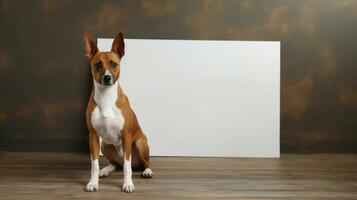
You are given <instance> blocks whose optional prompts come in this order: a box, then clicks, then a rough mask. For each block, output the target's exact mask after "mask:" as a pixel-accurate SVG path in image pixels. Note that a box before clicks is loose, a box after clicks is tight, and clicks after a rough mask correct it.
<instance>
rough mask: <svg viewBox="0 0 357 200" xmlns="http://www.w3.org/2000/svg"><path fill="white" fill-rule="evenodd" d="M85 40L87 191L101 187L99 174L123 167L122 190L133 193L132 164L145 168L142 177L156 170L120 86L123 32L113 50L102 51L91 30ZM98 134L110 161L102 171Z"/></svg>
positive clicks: (148, 175) (116, 38) (102, 148)
mask: <svg viewBox="0 0 357 200" xmlns="http://www.w3.org/2000/svg"><path fill="white" fill-rule="evenodd" d="M83 40H84V47H85V55H86V57H87V58H88V60H89V62H90V66H91V71H92V76H93V89H92V93H91V95H90V98H89V102H88V106H87V111H86V119H87V127H88V130H89V147H90V154H91V162H92V169H91V177H90V180H89V183H88V184H87V185H86V187H85V190H86V191H96V190H98V189H99V187H98V180H99V177H104V176H108V174H109V173H110V172H112V171H114V170H115V169H116V168H118V167H119V168H120V167H122V168H123V173H124V183H123V187H122V190H123V191H124V192H133V191H134V190H135V188H134V184H133V180H132V177H131V176H132V167H133V168H137V169H142V170H144V171H143V172H142V176H143V177H145V178H150V177H152V175H153V173H152V171H151V169H150V162H149V146H148V143H147V139H146V136H145V135H144V133H143V131H142V130H141V128H140V126H139V123H138V121H137V119H136V116H135V113H134V111H133V110H132V109H131V107H130V104H129V100H128V98H127V96H126V95H125V94H124V92H123V90H122V89H121V87H120V85H119V75H120V60H121V58H122V57H123V56H124V38H123V34H122V33H119V34H118V35H117V36H116V37H115V40H114V42H113V45H112V49H111V51H110V52H99V51H98V47H97V43H96V41H95V40H94V39H93V38H92V37H91V35H90V34H89V33H84V36H83ZM99 137H101V138H102V140H103V141H102V145H101V150H102V152H103V154H104V156H105V157H106V158H107V159H108V160H109V162H110V164H109V165H108V166H106V167H104V168H103V169H101V170H99V162H98V158H99V151H100V144H99Z"/></svg>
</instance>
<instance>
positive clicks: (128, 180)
mask: <svg viewBox="0 0 357 200" xmlns="http://www.w3.org/2000/svg"><path fill="white" fill-rule="evenodd" d="M122 140H123V150H124V164H123V173H124V183H123V191H124V192H128V193H130V192H134V190H135V187H134V184H133V179H132V177H131V176H132V170H131V148H132V144H133V142H132V137H131V135H130V133H128V132H123V133H122Z"/></svg>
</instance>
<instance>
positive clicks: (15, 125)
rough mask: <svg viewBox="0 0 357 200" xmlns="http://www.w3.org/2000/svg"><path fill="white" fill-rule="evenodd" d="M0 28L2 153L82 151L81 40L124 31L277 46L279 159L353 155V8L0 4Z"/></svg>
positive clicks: (203, 2) (258, 1)
mask: <svg viewBox="0 0 357 200" xmlns="http://www.w3.org/2000/svg"><path fill="white" fill-rule="evenodd" d="M0 25H1V29H0V150H16V151H22V150H25V151H71V152H72V151H73V152H75V151H87V150H88V147H87V143H88V142H87V137H88V136H87V131H86V127H85V119H84V111H85V105H86V102H87V99H88V95H89V88H90V87H91V78H90V72H89V68H88V65H87V61H86V59H85V57H84V55H83V48H82V38H81V37H82V33H83V32H84V31H90V32H92V33H93V34H94V35H95V36H100V37H113V36H114V35H115V34H116V33H117V32H118V31H123V32H124V34H125V36H126V37H127V38H147V39H150V38H155V39H194V40H200V39H214V40H218V39H219V40H280V41H281V58H282V60H281V63H282V64H281V151H282V152H285V153H287V152H294V153H295V152H296V153H301V152H303V153H357V115H356V113H357V81H356V80H357V1H356V0H314V1H310V0H289V1H287V0H264V1H262V0H252V1H249V0H195V1H189V0H186V1H180V0H172V1H161V0H160V1H147V0H130V1H100V0H97V1H87V0H62V1H57V0H43V1H40V0H36V1H35V0H34V1H30V0H28V1H21V0H1V1H0ZM139 117H140V116H139ZM157 134H165V133H157Z"/></svg>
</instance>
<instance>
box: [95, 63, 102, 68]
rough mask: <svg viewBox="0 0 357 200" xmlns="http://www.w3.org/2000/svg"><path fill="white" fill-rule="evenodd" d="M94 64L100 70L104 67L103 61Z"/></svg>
mask: <svg viewBox="0 0 357 200" xmlns="http://www.w3.org/2000/svg"><path fill="white" fill-rule="evenodd" d="M94 66H95V69H96V70H100V68H102V62H97V63H95V65H94Z"/></svg>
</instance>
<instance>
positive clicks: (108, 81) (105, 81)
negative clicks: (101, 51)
mask: <svg viewBox="0 0 357 200" xmlns="http://www.w3.org/2000/svg"><path fill="white" fill-rule="evenodd" d="M111 80H112V76H110V75H104V77H103V82H104V84H110V81H111Z"/></svg>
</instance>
